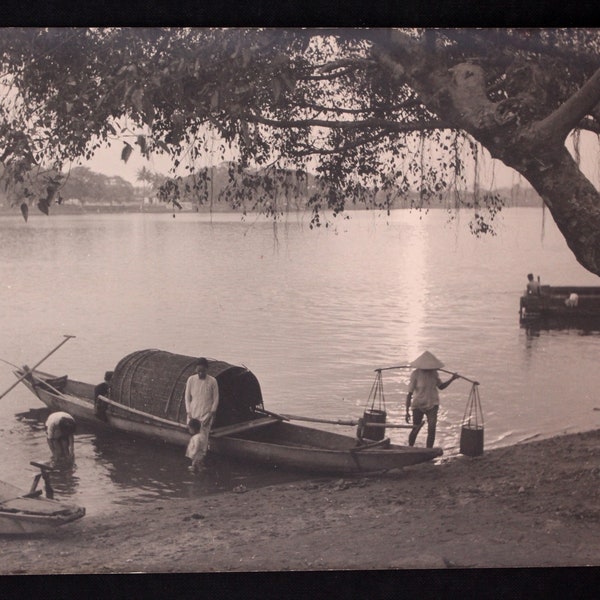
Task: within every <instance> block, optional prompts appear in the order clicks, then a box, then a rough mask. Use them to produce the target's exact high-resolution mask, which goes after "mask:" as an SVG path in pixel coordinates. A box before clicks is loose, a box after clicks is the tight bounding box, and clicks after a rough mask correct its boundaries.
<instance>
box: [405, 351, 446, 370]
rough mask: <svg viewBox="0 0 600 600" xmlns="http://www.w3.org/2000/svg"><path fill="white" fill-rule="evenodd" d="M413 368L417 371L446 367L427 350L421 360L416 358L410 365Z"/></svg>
mask: <svg viewBox="0 0 600 600" xmlns="http://www.w3.org/2000/svg"><path fill="white" fill-rule="evenodd" d="M410 366H411V367H414V368H415V369H441V368H442V367H443V366H444V363H443V362H442V361H440V360H438V359H437V358H436V357H435V356H434V355H433V354H431V352H428V351H427V350H425V352H423V354H421V356H419V358H415V360H413V361H412V362H411V363H410Z"/></svg>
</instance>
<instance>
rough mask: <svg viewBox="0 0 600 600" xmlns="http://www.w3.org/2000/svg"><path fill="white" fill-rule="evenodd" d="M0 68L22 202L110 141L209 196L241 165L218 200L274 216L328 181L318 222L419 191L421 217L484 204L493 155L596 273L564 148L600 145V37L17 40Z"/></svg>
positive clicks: (110, 32)
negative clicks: (159, 158) (474, 172)
mask: <svg viewBox="0 0 600 600" xmlns="http://www.w3.org/2000/svg"><path fill="white" fill-rule="evenodd" d="M0 56H1V60H2V67H1V68H2V80H1V81H2V86H3V99H2V102H1V103H0V133H1V135H2V137H3V139H4V140H5V144H4V152H3V154H2V156H0V162H1V163H2V165H3V167H2V168H3V173H2V176H3V178H4V180H5V181H6V182H7V183H8V185H9V186H14V187H15V189H17V188H19V186H20V192H19V193H21V192H22V188H23V186H24V185H25V184H26V183H27V181H28V178H30V177H31V173H34V174H36V175H37V174H39V173H42V174H43V172H44V170H46V169H53V170H56V169H59V170H60V169H64V168H65V167H66V166H68V163H69V162H71V161H75V160H77V159H78V158H81V157H84V158H89V157H91V156H92V155H93V154H94V152H95V150H97V149H98V147H100V146H101V145H105V144H109V145H110V144H113V145H115V146H116V148H115V152H117V153H120V155H121V157H122V158H123V160H127V159H128V158H129V157H130V155H131V154H132V153H133V152H139V153H141V154H142V155H144V156H149V155H150V154H152V153H158V154H167V155H168V156H169V157H170V159H171V161H172V165H173V169H174V171H177V172H179V173H181V172H183V177H184V178H187V179H186V181H187V182H190V181H192V182H193V185H197V186H198V188H197V189H198V193H199V196H202V197H208V194H207V193H206V191H207V186H208V185H209V184H210V179H209V177H208V175H207V169H206V165H207V164H209V163H212V162H216V161H223V160H230V159H231V158H232V157H234V158H235V162H231V167H230V173H229V179H230V184H231V185H230V186H229V187H228V188H227V189H225V190H224V191H223V192H222V193H223V194H224V195H225V197H226V198H227V199H228V200H229V201H230V202H231V203H235V202H236V201H239V198H240V194H243V193H244V190H247V189H253V190H255V191H260V198H262V203H261V202H259V206H257V208H259V209H260V208H262V209H263V210H264V211H265V212H267V213H270V214H275V215H277V214H278V213H279V211H280V210H282V209H281V207H282V206H285V203H281V202H277V201H275V202H274V199H275V200H277V198H278V197H280V196H281V195H285V194H287V195H288V196H289V195H294V194H300V193H304V192H305V190H306V185H305V184H306V177H307V174H308V173H316V174H317V177H318V179H319V185H318V186H316V188H315V189H314V190H313V193H311V195H310V198H309V206H310V208H311V209H312V211H313V224H319V223H320V222H321V221H320V216H321V215H322V213H323V210H324V209H331V210H333V211H334V214H337V213H339V212H341V211H343V210H344V208H346V207H348V206H349V205H351V204H352V203H353V202H357V201H361V202H362V201H364V200H365V198H367V199H368V201H369V203H370V205H371V206H373V207H378V208H384V209H385V208H389V207H390V206H391V204H392V202H393V201H394V199H396V198H397V197H399V196H402V195H407V194H409V192H410V191H411V190H417V191H418V200H417V202H416V204H417V205H427V204H430V203H431V202H433V201H435V200H436V199H439V198H442V197H447V196H448V195H449V194H451V195H452V197H453V199H454V202H455V205H456V206H457V207H459V206H461V205H464V204H465V203H467V202H469V203H470V202H471V201H470V200H469V201H467V200H466V196H465V195H464V189H465V186H466V183H467V178H466V175H465V161H469V160H471V161H477V159H478V156H479V153H480V149H481V146H483V147H485V148H486V149H487V150H488V151H489V152H490V153H491V155H492V156H493V157H495V158H498V159H500V160H502V161H503V162H505V163H506V164H507V165H509V166H510V167H512V168H514V169H516V170H517V171H518V172H519V173H520V174H522V175H523V176H524V177H525V178H526V179H527V180H528V181H530V182H531V183H532V185H533V186H534V188H535V189H536V190H537V191H538V192H539V193H540V195H541V196H542V198H543V200H544V202H545V203H546V204H547V206H548V207H549V209H550V211H551V213H552V215H553V217H554V218H555V220H556V222H557V224H558V226H559V228H560V229H561V231H562V232H563V234H564V235H565V238H566V240H567V242H568V244H569V246H570V247H571V248H572V250H573V252H574V253H575V255H576V257H577V258H578V260H579V261H580V262H581V263H582V264H583V265H584V266H585V267H586V268H588V269H589V270H591V271H593V272H596V273H600V233H599V232H600V199H599V197H598V193H597V191H596V190H595V189H594V187H593V186H592V185H591V184H590V182H589V181H587V179H585V177H584V176H583V175H582V174H581V172H580V170H579V169H578V167H577V164H576V163H575V162H574V161H573V159H572V157H571V156H570V155H569V154H568V152H567V151H566V150H565V139H566V138H567V136H568V135H569V133H571V132H572V131H577V130H581V129H586V130H589V131H592V132H595V133H600V105H599V101H600V72H599V71H598V68H599V67H600V38H599V36H598V32H597V31H595V30H584V29H577V30H571V29H552V30H549V29H537V30H526V29H518V30H511V29H502V30H500V29H486V30H477V29H469V30H461V29H454V30H441V29H437V30H387V29H374V30H369V29H356V30H355V29H352V30H345V29H342V30H331V31H328V30H323V29H320V30H285V29H278V30H271V29H225V30H221V29H160V28H155V29H143V28H137V29H121V28H108V29H93V28H92V29H10V30H4V31H3V35H2V37H1V39H0ZM290 172H293V173H294V174H295V176H294V178H293V181H292V180H291V179H290V176H289V173H290ZM36 180H38V181H39V178H38V179H36ZM286 182H287V183H286ZM55 185H56V186H58V185H59V183H58V184H57V183H56V182H49V183H48V182H46V184H45V186H46V194H45V196H44V194H43V193H42V194H41V196H40V197H41V198H44V197H45V198H46V200H48V199H49V201H52V194H51V193H50V188H51V187H52V186H55ZM303 186H304V187H303ZM175 188H177V186H176V185H175V186H171V187H170V188H169V189H165V190H164V194H163V196H164V197H165V198H169V195H170V194H171V192H174V190H175ZM202 190H203V191H202ZM28 191H31V190H30V189H29V187H28ZM42 192H43V190H42ZM31 193H34V192H31ZM36 193H37V194H38V196H39V195H40V192H39V190H38V191H37V192H36ZM17 195H18V194H17ZM471 197H472V196H471ZM474 203H475V204H476V211H475V217H474V220H473V222H472V228H473V230H474V232H475V233H482V232H484V233H485V232H487V231H490V229H491V226H492V221H493V217H494V215H495V214H496V213H497V211H498V210H499V209H500V208H501V204H500V203H499V202H498V198H497V197H495V196H482V197H481V198H479V197H477V196H475V200H474ZM273 207H275V209H273Z"/></svg>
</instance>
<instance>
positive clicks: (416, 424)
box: [408, 406, 440, 448]
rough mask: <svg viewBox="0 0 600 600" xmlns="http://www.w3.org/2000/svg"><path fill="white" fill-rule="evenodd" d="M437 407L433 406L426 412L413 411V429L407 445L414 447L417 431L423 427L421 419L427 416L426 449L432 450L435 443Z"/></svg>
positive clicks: (416, 409)
mask: <svg viewBox="0 0 600 600" xmlns="http://www.w3.org/2000/svg"><path fill="white" fill-rule="evenodd" d="M439 408H440V407H439V406H433V407H432V408H430V409H428V410H421V409H420V408H414V409H413V428H412V429H411V432H410V434H409V436H408V445H409V446H414V445H415V441H416V439H417V435H418V433H419V431H421V427H422V425H423V417H425V416H427V447H428V448H433V443H434V442H435V427H436V425H437V415H438V410H439Z"/></svg>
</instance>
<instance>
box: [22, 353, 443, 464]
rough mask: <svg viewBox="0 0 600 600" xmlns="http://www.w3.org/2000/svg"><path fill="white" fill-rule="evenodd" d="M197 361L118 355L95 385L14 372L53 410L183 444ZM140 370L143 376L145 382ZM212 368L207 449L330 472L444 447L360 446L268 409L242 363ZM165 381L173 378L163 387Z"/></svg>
mask: <svg viewBox="0 0 600 600" xmlns="http://www.w3.org/2000/svg"><path fill="white" fill-rule="evenodd" d="M165 355H167V356H165ZM196 360H197V359H194V358H193V357H182V356H180V355H171V354H170V353H165V352H162V351H157V350H156V351H154V350H153V351H140V352H137V353H133V354H132V355H129V356H127V357H125V358H124V359H122V361H120V363H119V365H117V368H116V369H115V371H114V372H112V378H111V380H110V384H108V383H106V382H105V383H104V384H100V385H97V386H94V385H92V384H88V383H84V382H80V381H75V380H73V379H70V378H68V377H66V376H62V377H56V376H54V375H51V374H49V373H45V372H42V371H37V370H34V371H28V369H27V368H25V367H24V368H23V369H19V370H16V371H15V375H17V377H23V376H24V375H27V377H26V378H25V379H24V380H23V382H24V383H25V385H26V386H27V387H28V388H29V389H30V390H31V391H32V392H33V393H34V394H35V395H36V396H37V397H38V398H39V399H40V400H41V401H42V402H43V403H44V404H46V406H48V407H49V408H50V409H52V410H63V411H66V412H68V413H70V414H71V415H73V417H74V418H75V419H76V420H82V421H86V422H87V423H90V424H93V425H95V426H97V427H102V428H109V429H112V430H115V431H120V432H124V433H127V434H130V435H134V436H142V437H145V438H149V439H151V440H155V441H157V442H161V443H166V444H171V445H175V446H180V447H185V446H186V445H187V443H188V441H189V433H188V431H187V427H186V425H185V409H184V410H183V411H182V410H181V403H182V402H183V389H184V388H185V381H186V380H187V377H188V376H189V373H190V372H193V365H194V362H195V361H196ZM157 361H158V362H157ZM165 361H166V363H165ZM174 363H177V364H174ZM164 364H167V365H168V367H169V369H168V371H169V373H168V374H165V373H161V369H160V368H159V367H158V366H157V365H164ZM181 365H184V367H183V368H181ZM186 365H187V366H186ZM174 367H175V368H174ZM190 368H191V369H192V370H191V371H190ZM173 373H175V375H176V376H173ZM110 374H111V373H110V372H109V375H110ZM140 374H141V375H143V376H144V378H143V381H144V382H145V383H143V384H142V383H141V380H140ZM209 374H214V375H215V376H216V377H217V381H218V383H219V392H220V402H219V410H218V412H217V419H216V422H215V428H213V430H212V432H211V437H210V443H209V450H210V452H213V453H216V454H219V455H223V456H227V457H232V458H235V459H239V460H246V461H252V462H257V463H263V464H269V465H274V466H277V467H280V468H286V469H288V468H289V469H301V470H305V471H311V472H326V473H356V472H367V471H378V470H387V469H393V468H401V467H405V466H408V465H413V464H417V463H421V462H425V461H429V460H432V459H434V458H435V457H437V456H440V455H441V454H442V450H441V448H414V447H409V446H399V445H395V444H391V443H389V439H387V438H386V439H384V440H381V441H379V442H375V443H366V444H360V443H359V442H358V441H357V439H356V438H354V437H351V436H348V435H341V434H337V433H332V432H328V431H323V430H319V429H314V428H311V427H304V426H300V425H296V424H292V423H289V422H286V421H284V420H283V419H282V418H281V417H279V416H274V415H273V414H272V413H269V412H268V411H265V410H264V408H263V406H262V395H261V394H260V386H259V385H258V381H257V380H256V378H255V377H254V375H253V374H252V373H250V371H248V370H247V369H245V368H244V367H234V366H233V365H228V364H227V363H222V362H218V361H209ZM147 380H148V381H147ZM150 380H151V381H150ZM166 380H169V382H170V383H169V385H166V386H165V385H164V382H165V381H166ZM144 386H146V387H144ZM148 386H153V389H152V390H150V389H149V388H148ZM156 389H160V390H161V396H162V397H161V398H160V401H159V396H157V395H156V394H155V395H154V396H152V395H151V392H155V391H156ZM240 415H243V418H241V416H240Z"/></svg>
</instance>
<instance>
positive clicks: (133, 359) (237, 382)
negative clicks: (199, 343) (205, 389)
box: [108, 350, 263, 427]
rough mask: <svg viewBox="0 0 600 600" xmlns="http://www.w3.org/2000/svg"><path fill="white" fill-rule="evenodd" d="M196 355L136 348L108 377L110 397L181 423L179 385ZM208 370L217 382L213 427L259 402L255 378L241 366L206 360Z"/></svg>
mask: <svg viewBox="0 0 600 600" xmlns="http://www.w3.org/2000/svg"><path fill="white" fill-rule="evenodd" d="M197 362H198V358H197V357H193V356H184V355H181V354H173V353H171V352H165V351H163V350H139V351H137V352H133V353H131V354H128V355H127V356H125V357H124V358H122V359H121V360H120V361H119V363H118V364H117V366H116V367H115V370H114V372H113V374H112V377H111V379H110V386H109V391H108V396H109V398H110V399H111V400H113V401H115V402H118V403H119V404H123V405H125V406H127V407H129V408H134V409H136V410H140V411H143V412H146V413H150V414H151V415H155V416H157V417H162V418H164V419H168V420H171V421H176V422H179V423H185V418H186V411H185V400H184V394H185V384H186V382H187V379H188V377H190V376H191V375H193V374H194V372H195V367H196V364H197ZM208 374H209V375H212V376H213V377H215V378H216V380H217V383H218V384H219V409H218V411H217V418H216V422H215V426H216V427H222V426H225V425H231V424H232V423H238V422H240V421H246V420H249V419H252V418H254V417H255V416H256V415H255V414H254V412H253V411H254V409H255V408H256V407H262V404H263V400H262V393H261V389H260V384H259V382H258V379H257V378H256V377H255V376H254V374H253V373H252V372H251V371H249V370H248V369H246V368H245V367H239V366H235V365H231V364H229V363H226V362H223V361H218V360H213V359H209V360H208Z"/></svg>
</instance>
